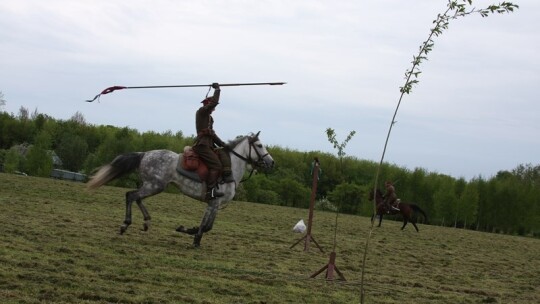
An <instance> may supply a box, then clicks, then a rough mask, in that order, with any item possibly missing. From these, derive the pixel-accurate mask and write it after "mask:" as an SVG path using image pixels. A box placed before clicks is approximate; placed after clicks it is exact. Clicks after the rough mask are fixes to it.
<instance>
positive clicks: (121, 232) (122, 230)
mask: <svg viewBox="0 0 540 304" xmlns="http://www.w3.org/2000/svg"><path fill="white" fill-rule="evenodd" d="M126 230H127V228H126V227H124V226H122V227H120V235H122V234H124V232H126Z"/></svg>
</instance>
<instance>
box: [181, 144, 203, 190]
mask: <svg viewBox="0 0 540 304" xmlns="http://www.w3.org/2000/svg"><path fill="white" fill-rule="evenodd" d="M176 171H178V173H180V174H182V175H183V176H185V177H188V178H190V179H193V180H196V181H198V182H203V181H205V180H206V179H207V177H208V166H206V164H205V163H204V162H203V161H202V160H201V159H200V158H199V155H198V154H197V153H196V152H195V151H194V150H193V149H192V148H191V146H186V147H184V154H183V156H182V158H181V159H180V160H179V161H178V165H177V167H176Z"/></svg>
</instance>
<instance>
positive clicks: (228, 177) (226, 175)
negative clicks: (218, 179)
mask: <svg viewBox="0 0 540 304" xmlns="http://www.w3.org/2000/svg"><path fill="white" fill-rule="evenodd" d="M223 182H224V183H232V182H234V178H233V176H232V172H230V171H225V172H223Z"/></svg>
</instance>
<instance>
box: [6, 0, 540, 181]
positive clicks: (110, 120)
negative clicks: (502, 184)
mask: <svg viewBox="0 0 540 304" xmlns="http://www.w3.org/2000/svg"><path fill="white" fill-rule="evenodd" d="M512 2H513V3H514V4H517V5H519V6H520V8H519V9H518V10H516V11H515V12H514V13H511V14H502V15H490V16H489V17H487V18H482V17H481V16H480V15H471V16H467V17H465V18H460V19H456V20H452V21H451V22H450V26H449V28H448V30H446V31H444V32H443V34H442V35H440V36H438V37H435V38H434V42H435V45H434V48H433V51H432V52H431V53H429V54H428V60H427V61H424V62H423V63H422V65H421V66H420V70H421V72H422V73H421V74H420V76H419V78H418V80H419V83H418V84H417V85H416V86H414V87H413V90H412V92H411V94H409V95H405V96H404V97H403V100H402V102H401V104H400V107H399V110H398V112H397V116H396V119H395V120H396V123H395V124H394V127H393V129H392V132H391V133H390V138H389V142H388V146H387V150H386V153H385V154H384V161H385V162H387V163H390V164H394V165H397V166H399V167H403V168H406V169H409V170H414V169H415V168H423V169H425V170H426V171H428V172H435V173H440V174H446V175H450V176H453V177H455V178H461V177H463V178H465V179H467V180H470V179H472V178H476V177H483V178H490V177H492V176H494V175H496V174H497V172H498V171H501V170H512V169H514V168H515V167H517V166H518V165H520V164H533V165H537V164H539V163H540V160H539V158H540V136H538V134H539V133H540V120H539V119H538V114H539V113H540V103H539V102H538V101H539V100H538V99H539V98H538V95H537V94H536V90H537V89H538V88H539V87H540V1H537V0H516V1H512ZM447 3H448V1H447V0H408V1H402V0H377V1H355V0H337V1H320V0H297V1H289V0H274V1H269V0H259V1H247V0H228V1H219V0H216V1H205V0H202V1H183V0H175V1H173V0H170V1H169V0H154V1H142V0H130V1H127V0H125V1H119V0H107V1H102V0H92V1H90V0H88V1H85V0H81V1H70V0H48V1H40V0H18V1H12V0H0V16H1V17H0V91H1V92H2V93H3V95H4V99H5V100H6V104H5V106H4V107H3V110H4V111H7V112H9V113H14V115H17V113H18V111H19V109H20V107H21V106H22V107H25V108H27V109H29V110H30V112H33V111H34V110H37V111H38V112H39V113H44V114H47V115H50V116H52V117H54V118H56V119H66V120H67V119H69V118H71V117H72V116H73V115H74V114H75V113H76V112H79V113H81V114H83V116H84V118H85V119H86V121H87V122H88V123H90V124H94V125H114V126H118V127H129V128H133V129H137V130H139V131H140V132H146V131H155V132H165V131H168V130H170V131H172V132H177V131H181V132H182V133H183V134H184V135H191V134H194V133H195V112H196V110H197V109H198V107H199V106H200V101H201V100H202V99H203V98H204V97H205V96H206V94H207V92H208V89H207V88H175V89H128V90H122V91H116V92H113V93H111V94H108V95H103V96H102V97H101V98H100V100H99V101H95V102H93V103H88V102H85V100H87V99H91V98H93V97H94V96H95V95H96V94H98V93H100V92H101V91H102V90H103V89H105V88H107V87H110V86H113V85H122V86H153V85H185V84H210V83H213V82H218V83H243V82H287V84H286V85H284V86H249V87H248V86H246V87H223V88H222V93H221V99H220V105H219V106H218V107H217V109H216V111H215V112H214V114H213V116H214V119H215V124H214V128H215V129H216V131H217V133H218V134H219V136H220V137H221V138H222V139H224V140H227V139H233V138H235V137H236V136H237V135H245V134H248V133H250V132H257V131H261V135H260V139H261V141H262V142H263V143H264V144H266V145H270V146H272V145H274V146H280V147H283V148H289V149H291V150H297V151H303V152H308V151H321V152H327V153H332V154H335V155H337V151H336V150H335V149H334V148H333V146H332V145H331V144H330V143H329V142H328V139H327V137H326V132H325V130H326V129H327V128H332V129H334V130H335V133H336V134H337V140H338V141H339V142H343V141H344V139H345V138H346V136H347V135H348V134H349V132H351V131H353V130H354V131H356V134H355V136H354V137H353V138H352V139H351V140H350V141H349V143H348V145H347V146H346V147H345V150H344V152H345V153H346V155H348V156H354V157H356V158H359V159H366V160H370V161H374V162H377V163H378V162H379V161H380V160H381V157H382V155H383V154H382V153H383V148H384V143H385V140H386V136H387V133H388V130H389V127H390V123H391V121H392V117H393V115H394V111H395V110H396V106H397V105H398V100H399V97H400V91H399V88H400V87H401V86H403V84H404V82H405V79H404V75H405V71H406V70H407V69H409V68H410V67H411V61H412V59H413V56H414V55H417V53H418V50H419V47H420V45H421V44H422V43H423V42H424V41H425V40H426V39H427V37H428V35H429V33H430V29H431V28H432V27H433V20H435V19H436V18H437V14H439V13H443V12H444V11H445V10H446V8H447ZM493 3H498V2H493V1H486V0H477V1H474V3H473V6H474V7H476V8H484V7H487V6H488V5H490V4H493ZM321 167H323V168H324V164H321ZM383 178H384V177H383Z"/></svg>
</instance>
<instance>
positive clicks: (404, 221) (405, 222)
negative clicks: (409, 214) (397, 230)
mask: <svg viewBox="0 0 540 304" xmlns="http://www.w3.org/2000/svg"><path fill="white" fill-rule="evenodd" d="M408 222H409V221H408V220H407V218H406V217H403V226H402V227H401V230H403V229H405V226H407V223H408Z"/></svg>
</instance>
